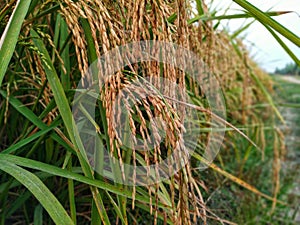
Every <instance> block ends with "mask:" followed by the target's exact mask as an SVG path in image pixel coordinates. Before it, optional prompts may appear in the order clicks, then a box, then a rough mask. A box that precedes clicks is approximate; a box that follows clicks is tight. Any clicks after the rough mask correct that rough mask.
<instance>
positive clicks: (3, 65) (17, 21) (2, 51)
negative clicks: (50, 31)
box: [0, 0, 31, 86]
mask: <svg viewBox="0 0 300 225" xmlns="http://www.w3.org/2000/svg"><path fill="white" fill-rule="evenodd" d="M30 2H31V0H19V1H18V2H17V5H16V7H15V9H14V11H13V13H12V15H11V17H10V20H9V22H8V24H7V25H6V28H5V31H4V32H3V34H2V36H1V40H0V59H1V60H0V86H1V85H2V81H3V78H4V75H5V72H6V70H7V67H8V64H9V62H10V59H11V57H12V55H13V53H14V50H15V47H16V44H17V42H18V37H19V33H20V30H21V26H22V23H23V21H24V18H25V16H26V14H27V11H28V8H29V5H30Z"/></svg>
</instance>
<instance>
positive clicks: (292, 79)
mask: <svg viewBox="0 0 300 225" xmlns="http://www.w3.org/2000/svg"><path fill="white" fill-rule="evenodd" d="M281 78H282V79H283V80H286V81H289V82H292V83H295V84H300V79H299V78H298V77H295V76H290V75H283V76H281Z"/></svg>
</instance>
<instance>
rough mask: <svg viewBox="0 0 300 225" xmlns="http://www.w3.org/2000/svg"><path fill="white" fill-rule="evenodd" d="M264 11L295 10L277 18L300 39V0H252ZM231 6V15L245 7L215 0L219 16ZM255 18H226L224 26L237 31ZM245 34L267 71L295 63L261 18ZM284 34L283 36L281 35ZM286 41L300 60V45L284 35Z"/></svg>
mask: <svg viewBox="0 0 300 225" xmlns="http://www.w3.org/2000/svg"><path fill="white" fill-rule="evenodd" d="M248 2H250V3H251V4H252V5H255V6H256V7H257V8H259V9H260V10H262V11H268V10H271V11H293V12H292V13H288V14H284V15H280V16H276V17H273V19H275V20H276V21H278V22H279V23H281V24H282V25H284V26H285V27H287V28H288V29H289V30H290V31H292V32H293V33H294V34H296V35H297V36H298V37H299V38H300V0H248ZM229 6H230V10H229V11H228V12H227V14H238V13H241V11H240V10H241V9H242V8H241V7H240V6H239V5H237V4H236V3H234V2H233V1H232V0H213V1H212V8H216V9H217V11H218V13H217V15H222V14H223V13H224V11H222V9H226V8H227V7H229ZM250 21H252V19H247V20H246V21H245V19H232V20H223V21H222V26H223V27H224V28H226V29H228V30H229V32H230V33H233V32H234V31H235V30H237V29H239V28H240V27H241V26H242V25H243V24H244V25H245V24H247V23H249V22H250ZM240 36H241V37H245V42H244V43H245V44H246V46H247V48H248V49H249V50H250V53H251V56H252V57H253V58H254V60H255V61H256V62H257V63H258V64H259V65H260V66H261V67H262V68H263V69H264V70H266V71H268V72H274V70H275V69H276V67H277V68H283V67H284V66H285V65H286V64H287V63H290V62H293V61H292V59H291V58H290V57H289V55H288V54H287V53H286V52H285V51H284V50H283V49H282V47H281V46H280V45H279V44H278V43H277V41H276V40H275V39H274V38H273V36H272V35H271V34H270V33H269V31H268V30H266V28H265V27H264V26H263V25H261V24H260V23H259V22H258V21H256V22H254V23H253V24H252V25H251V26H250V27H249V28H248V29H247V30H246V31H244V32H243V33H241V35H240ZM279 36H280V35H279ZM280 37H282V36H280ZM282 40H283V41H284V42H285V43H286V44H287V46H288V47H289V48H290V49H291V50H292V51H293V52H294V54H295V55H296V56H297V57H298V58H299V59H300V48H299V47H297V46H296V45H294V44H293V43H291V42H290V41H289V40H287V39H285V38H283V37H282Z"/></svg>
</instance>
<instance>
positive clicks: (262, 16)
mask: <svg viewBox="0 0 300 225" xmlns="http://www.w3.org/2000/svg"><path fill="white" fill-rule="evenodd" d="M233 1H234V2H235V3H237V4H238V5H240V6H241V7H243V8H244V9H246V10H247V11H248V12H249V13H250V14H251V15H253V17H255V18H256V19H257V20H258V21H259V22H261V23H262V24H263V25H268V26H270V27H272V28H273V29H274V30H276V31H277V32H278V33H280V34H281V35H283V36H284V37H286V38H287V39H288V40H290V41H291V42H293V43H294V44H295V45H297V46H299V47H300V38H299V37H298V36H297V35H295V34H294V33H293V32H291V31H290V30H288V29H287V28H286V27H284V26H282V25H281V24H280V23H278V22H277V21H276V20H274V19H272V18H271V17H270V16H269V15H267V14H266V13H264V12H262V11H261V10H259V9H258V8H256V7H255V6H254V5H252V4H250V3H249V2H248V1H245V0H233Z"/></svg>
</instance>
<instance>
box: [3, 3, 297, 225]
mask: <svg viewBox="0 0 300 225" xmlns="http://www.w3.org/2000/svg"><path fill="white" fill-rule="evenodd" d="M234 2H236V3H238V4H239V5H241V6H242V7H243V8H244V9H245V11H246V13H243V14H240V15H238V16H239V17H241V18H248V17H253V18H255V19H257V20H258V21H260V22H261V23H263V24H264V25H265V26H266V28H267V29H268V30H269V31H270V32H271V33H272V34H273V36H274V38H275V39H276V40H278V42H279V43H280V44H281V45H282V47H283V48H284V49H285V50H286V51H287V52H288V53H289V54H290V56H291V58H292V59H294V61H295V62H296V63H298V62H299V60H298V59H297V57H296V56H295V54H294V53H292V52H291V51H290V50H289V49H288V47H287V46H285V45H284V43H283V42H282V41H281V39H280V38H279V36H278V35H277V34H276V32H278V33H279V34H281V35H283V36H284V37H286V38H288V39H289V40H290V41H292V42H293V43H294V44H296V45H300V44H299V38H298V37H297V36H296V35H295V34H293V33H292V32H291V31H289V30H287V29H286V28H285V27H283V26H281V25H280V24H278V23H277V22H276V21H274V20H273V19H272V16H278V15H281V14H283V13H287V12H261V11H260V10H259V9H257V8H255V7H254V6H252V5H251V4H249V3H248V2H247V1H234ZM234 17H236V16H234V15H224V16H221V17H216V16H215V15H214V13H213V12H210V10H209V8H208V7H207V4H206V3H205V2H204V1H201V0H196V1H195V2H194V1H186V0H177V1H165V0H156V1H152V0H151V1H147V0H136V1H123V0H122V1H100V0H94V1H91V0H79V1H72V0H59V1H56V0H47V1H46V0H43V1H36V0H32V1H30V0H22V1H16V0H11V1H8V0H5V1H4V2H2V3H1V4H0V30H1V33H2V35H1V40H0V58H1V61H0V86H1V89H0V100H1V101H0V106H1V108H0V140H1V144H0V161H1V162H0V174H1V178H0V179H1V184H0V199H1V201H0V224H32V223H33V224H53V223H54V224H184V225H186V224H214V223H216V224H236V223H239V222H241V221H243V222H242V223H245V222H246V221H245V220H246V219H249V220H250V219H253V218H254V217H256V216H261V215H259V213H264V214H266V215H268V216H269V219H270V218H271V219H272V218H273V217H272V215H275V216H278V214H276V213H277V211H278V207H287V203H285V202H284V201H283V200H281V199H278V196H279V195H280V193H281V192H280V157H281V156H282V155H283V154H284V152H285V146H284V143H283V140H284V136H283V134H282V132H281V131H280V130H279V129H277V127H276V125H275V124H276V123H275V122H276V120H279V121H281V123H284V119H283V117H282V116H281V114H280V112H279V110H278V109H277V106H276V103H275V102H274V100H273V98H272V92H273V86H272V85H273V83H272V80H271V79H270V78H269V76H268V75H267V74H266V73H265V72H263V71H262V70H261V69H260V68H259V67H258V66H257V65H256V63H255V62H253V60H252V59H251V58H250V57H249V53H248V52H247V50H246V48H245V46H244V45H243V43H242V41H241V40H240V39H238V38H236V37H232V36H230V35H229V34H228V33H226V31H220V30H218V29H216V26H215V24H214V23H213V21H219V20H222V19H231V18H234ZM237 32H238V31H237ZM148 40H151V41H157V42H159V43H173V44H176V46H180V48H182V49H185V50H188V51H189V52H192V53H191V54H193V55H195V56H197V58H199V60H201V66H203V67H201V68H200V67H193V65H195V64H193V63H194V61H193V60H190V61H189V60H183V61H184V62H182V60H181V57H180V55H175V54H174V55H172V54H170V52H171V53H172V50H174V51H175V50H176V49H177V48H174V49H171V50H170V52H168V53H169V54H167V56H166V58H168V57H169V58H168V60H170V61H169V62H173V61H174V62H175V64H174V65H183V64H184V65H187V68H192V70H191V71H196V72H199V71H200V70H201V71H202V73H203V74H204V75H203V77H202V78H201V79H202V81H205V82H207V85H208V87H210V88H211V92H212V93H214V91H220V93H222V94H220V95H217V96H221V97H220V98H219V97H218V98H216V99H215V100H216V106H217V107H220V108H218V109H220V111H221V110H222V109H224V110H226V113H225V114H226V117H225V114H222V113H220V114H218V113H214V112H213V107H212V106H211V105H210V102H209V98H208V93H207V92H206V90H205V89H204V88H203V85H204V84H202V83H199V82H197V79H198V77H193V76H192V75H191V72H190V71H188V70H187V71H185V70H184V69H180V68H178V67H177V68H176V67H175V66H174V65H172V64H171V63H169V64H168V63H162V62H157V61H155V60H152V61H151V60H148V61H141V62H133V63H127V65H126V66H124V67H123V68H121V69H118V70H117V71H113V70H112V67H114V66H116V65H119V64H121V62H123V61H124V60H128V61H129V62H130V59H131V58H132V57H133V56H135V55H138V54H139V53H140V50H139V49H135V48H133V49H131V50H130V54H128V55H126V57H119V56H118V54H121V53H122V51H123V50H124V51H125V50H126V49H125V48H124V49H122V51H119V52H117V53H118V54H116V58H114V60H111V61H109V63H103V61H101V60H98V59H103V57H105V56H107V55H109V54H110V53H111V52H112V51H114V49H118V47H120V46H126V44H128V43H138V42H143V41H144V42H145V43H150V44H149V45H150V47H151V50H153V52H154V53H153V52H152V53H153V54H156V55H157V57H158V58H159V57H162V56H165V55H164V51H163V50H161V49H159V51H157V52H155V51H156V50H157V49H155V48H154V47H153V46H152V44H151V43H152V42H146V41H148ZM154 46H155V45H154ZM164 50H165V49H164ZM177 50H178V49H177ZM123 56H124V55H123ZM118 57H119V58H118ZM185 59H187V58H185ZM188 59H191V57H190V58H188ZM197 65H198V66H200V64H197ZM103 70H105V71H111V72H112V73H111V74H110V75H109V76H106V77H105V79H102V78H101V79H100V75H101V73H100V72H99V71H103ZM95 71H96V72H95ZM201 71H200V72H201ZM89 74H92V76H88V75H89ZM213 79H215V80H216V82H217V83H218V84H219V87H220V90H217V88H216V86H215V83H214V82H213ZM165 81H168V82H165ZM78 87H81V88H78ZM214 88H215V89H214ZM93 90H96V91H97V92H98V93H96V94H97V95H96V97H95V93H94V92H93ZM145 90H146V91H145ZM86 93H87V94H86ZM149 93H150V94H149ZM87 96H89V98H87ZM186 98H188V99H189V102H187V101H185V100H184V99H186ZM90 100H91V102H92V103H93V107H94V110H93V112H92V114H93V116H91V112H89V111H87V110H86V108H85V106H89V104H90ZM223 103H224V106H226V107H223V105H222V104H223ZM74 107H75V108H74ZM185 109H189V110H192V111H193V112H194V114H189V112H190V111H189V110H187V111H185ZM125 115H126V118H125ZM124 118H125V119H124ZM185 121H187V122H188V123H186V122H185ZM221 125H222V126H221ZM220 127H221V128H220ZM122 129H123V130H122ZM120 130H122V131H123V132H122V133H120V132H119V131H120ZM124 130H125V131H126V132H124ZM186 130H189V131H191V132H190V133H189V132H186ZM91 131H93V133H91ZM127 131H130V132H132V134H133V136H129V135H128V134H127ZM224 132H225V138H224V140H223V139H222V134H223V133H224ZM187 134H188V135H191V136H192V137H193V138H189V139H188V140H189V142H187V141H185V139H184V137H186V136H187ZM93 135H94V136H93ZM184 135H185V136H184ZM92 137H96V138H95V140H96V141H93V140H92ZM211 140H213V141H214V143H216V145H218V146H221V151H220V154H219V155H217V158H216V160H215V162H212V160H213V158H214V156H211V157H210V155H208V156H206V155H205V154H204V153H205V150H206V147H207V144H208V143H209V142H210V141H211ZM133 145H134V146H135V147H132V146H133ZM184 146H192V147H193V151H190V152H189V151H188V150H186V148H185V147H184ZM88 147H90V148H91V149H92V151H91V152H90V151H87V150H86V149H87V148H88ZM264 160H265V161H264ZM163 162H164V163H165V164H164V166H163V167H160V165H161V164H162V163H163ZM265 162H267V163H266V164H267V166H265V165H264V163H265ZM124 165H130V166H131V167H130V168H133V169H132V170H129V169H126V168H127V167H126V166H124ZM202 167H207V168H208V169H207V170H201V168H202ZM253 167H254V168H253ZM138 168H152V170H151V169H149V170H147V169H146V170H145V171H142V172H143V173H141V170H139V169H138ZM174 171H175V172H174ZM140 174H144V176H141V175H140ZM258 174H261V175H260V176H265V177H268V178H269V179H270V180H271V181H266V182H262V180H261V179H260V178H259V177H257V176H258ZM164 176H165V177H166V178H168V179H162V178H163V177H164ZM112 177H113V178H114V179H111V178H112ZM256 178H258V180H259V181H256V180H255V179H256ZM129 183H130V184H131V185H129ZM141 183H143V185H141ZM228 183H229V186H230V187H231V188H234V190H233V191H228V190H227V191H228V192H226V190H224V191H223V192H221V194H220V196H219V199H218V198H217V199H218V200H217V201H216V200H213V201H211V199H212V198H213V194H214V193H217V191H218V190H223V189H224V185H225V184H226V185H228ZM270 186H272V187H271V188H270ZM212 190H214V191H212ZM224 193H225V195H226V193H228V195H236V196H239V195H242V196H244V195H245V197H241V198H242V199H243V200H245V199H246V200H247V199H250V201H251V203H252V204H253V205H254V207H257V206H262V205H264V206H265V209H264V210H261V212H256V214H255V215H254V216H253V215H249V217H248V218H247V216H248V215H246V214H244V215H243V213H242V212H241V210H242V208H239V207H238V206H237V205H236V204H239V202H238V201H236V202H235V201H234V202H232V203H230V202H228V201H226V200H224V201H223V200H222V195H223V194H224ZM236 196H231V197H233V198H236ZM256 201H257V205H256V204H255V203H256ZM241 202H242V201H241ZM223 203H224V204H225V205H223ZM244 203H245V202H244V201H243V204H244ZM226 207H229V208H230V210H227V211H226V212H218V208H222V209H225V208H226ZM245 208H246V206H245ZM279 213H280V212H279ZM235 215H238V216H236V217H234V216H235ZM279 223H280V221H278V224H279Z"/></svg>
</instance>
